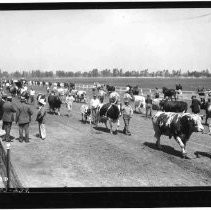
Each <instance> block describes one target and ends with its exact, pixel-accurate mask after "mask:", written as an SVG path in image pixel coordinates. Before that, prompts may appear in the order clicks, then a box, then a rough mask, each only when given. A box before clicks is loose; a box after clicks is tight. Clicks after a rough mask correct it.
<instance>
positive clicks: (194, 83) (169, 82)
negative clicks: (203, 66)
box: [41, 77, 211, 91]
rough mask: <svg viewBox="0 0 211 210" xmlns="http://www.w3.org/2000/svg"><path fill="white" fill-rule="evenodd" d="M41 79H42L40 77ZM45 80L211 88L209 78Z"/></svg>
mask: <svg viewBox="0 0 211 210" xmlns="http://www.w3.org/2000/svg"><path fill="white" fill-rule="evenodd" d="M41 80H42V79H41ZM46 80H47V81H61V82H66V81H71V82H73V83H79V84H93V83H94V82H100V83H103V84H110V85H115V86H120V87H125V86H126V85H128V84H129V85H134V86H135V85H138V86H139V87H141V88H150V89H154V88H155V87H158V88H159V89H161V88H162V87H164V86H165V87H167V88H175V85H176V84H179V83H180V84H181V85H182V86H183V90H186V91H195V90H196V89H197V88H198V87H205V88H207V89H208V88H210V89H211V78H189V79H188V78H137V77H135V78H131V77H128V78H126V77H125V78H121V77H119V78H117V77H110V78H104V77H100V78H99V77H98V78H96V77H90V78H89V77H87V78H86V77H83V78H80V77H74V78H58V79H46Z"/></svg>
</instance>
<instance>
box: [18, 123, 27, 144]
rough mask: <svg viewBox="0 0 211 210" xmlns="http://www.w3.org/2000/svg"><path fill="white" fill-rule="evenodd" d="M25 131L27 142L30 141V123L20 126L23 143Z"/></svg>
mask: <svg viewBox="0 0 211 210" xmlns="http://www.w3.org/2000/svg"><path fill="white" fill-rule="evenodd" d="M23 131H24V132H25V142H28V141H29V123H25V124H19V135H20V141H23Z"/></svg>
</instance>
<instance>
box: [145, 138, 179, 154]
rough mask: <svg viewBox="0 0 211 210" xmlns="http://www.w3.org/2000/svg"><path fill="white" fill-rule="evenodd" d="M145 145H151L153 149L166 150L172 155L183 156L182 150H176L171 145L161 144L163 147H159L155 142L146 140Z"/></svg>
mask: <svg viewBox="0 0 211 210" xmlns="http://www.w3.org/2000/svg"><path fill="white" fill-rule="evenodd" d="M144 145H145V146H147V147H149V148H151V149H154V150H160V151H162V152H165V153H167V154H170V155H174V156H176V157H180V158H181V157H182V154H181V152H180V151H177V150H175V149H174V148H173V147H171V146H167V145H161V149H159V148H158V147H157V145H156V144H155V143H150V142H144Z"/></svg>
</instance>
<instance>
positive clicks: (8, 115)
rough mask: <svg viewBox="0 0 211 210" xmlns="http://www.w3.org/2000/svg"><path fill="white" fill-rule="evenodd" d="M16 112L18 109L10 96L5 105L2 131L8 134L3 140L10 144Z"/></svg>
mask: <svg viewBox="0 0 211 210" xmlns="http://www.w3.org/2000/svg"><path fill="white" fill-rule="evenodd" d="M15 112H16V109H15V108H14V106H13V104H12V97H11V96H8V97H7V101H5V102H4V104H3V116H2V121H3V126H2V129H3V130H5V132H6V134H5V136H4V138H3V141H7V142H10V131H11V127H12V122H13V121H14V113H15Z"/></svg>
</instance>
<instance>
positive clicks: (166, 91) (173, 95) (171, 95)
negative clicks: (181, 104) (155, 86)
mask: <svg viewBox="0 0 211 210" xmlns="http://www.w3.org/2000/svg"><path fill="white" fill-rule="evenodd" d="M163 94H164V98H166V96H168V97H169V98H170V99H171V100H172V99H173V98H174V100H175V101H176V91H175V90H174V89H168V88H166V87H163Z"/></svg>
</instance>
